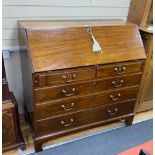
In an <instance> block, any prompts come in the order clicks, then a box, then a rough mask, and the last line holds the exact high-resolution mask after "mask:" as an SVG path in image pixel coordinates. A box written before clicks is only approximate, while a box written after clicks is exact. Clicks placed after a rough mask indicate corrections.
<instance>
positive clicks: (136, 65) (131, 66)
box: [97, 61, 143, 78]
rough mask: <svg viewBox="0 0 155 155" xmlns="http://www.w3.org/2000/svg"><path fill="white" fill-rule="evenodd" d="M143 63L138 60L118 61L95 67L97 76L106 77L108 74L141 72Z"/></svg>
mask: <svg viewBox="0 0 155 155" xmlns="http://www.w3.org/2000/svg"><path fill="white" fill-rule="evenodd" d="M142 69H143V63H142V62H141V61H140V62H132V63H119V64H113V65H108V66H105V65H104V66H103V67H102V66H100V67H98V69H97V77H98V78H101V77H108V76H116V75H124V74H130V73H137V72H142Z"/></svg>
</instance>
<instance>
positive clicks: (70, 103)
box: [36, 87, 139, 120]
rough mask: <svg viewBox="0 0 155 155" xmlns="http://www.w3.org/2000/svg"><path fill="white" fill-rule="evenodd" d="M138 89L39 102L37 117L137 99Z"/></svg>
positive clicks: (125, 89)
mask: <svg viewBox="0 0 155 155" xmlns="http://www.w3.org/2000/svg"><path fill="white" fill-rule="evenodd" d="M138 89H139V87H131V88H122V89H118V90H114V91H108V92H103V93H96V94H93V95H89V96H82V97H74V98H72V99H64V100H59V101H53V102H45V103H41V104H37V105H36V119H37V120H40V119H45V118H49V117H55V116H58V115H64V114H67V113H71V112H76V111H80V110H84V109H87V108H90V107H93V106H100V105H103V106H107V105H110V104H115V103H118V102H121V101H126V100H131V99H136V97H137V93H138Z"/></svg>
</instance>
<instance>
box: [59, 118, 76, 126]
mask: <svg viewBox="0 0 155 155" xmlns="http://www.w3.org/2000/svg"><path fill="white" fill-rule="evenodd" d="M73 122H74V119H73V118H71V119H70V120H69V123H66V122H65V121H61V124H62V125H63V126H65V127H67V126H71V125H72V124H73Z"/></svg>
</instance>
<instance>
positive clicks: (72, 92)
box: [61, 88, 76, 96]
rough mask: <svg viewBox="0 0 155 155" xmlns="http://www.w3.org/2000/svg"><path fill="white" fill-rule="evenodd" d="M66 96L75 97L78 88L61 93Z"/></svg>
mask: <svg viewBox="0 0 155 155" xmlns="http://www.w3.org/2000/svg"><path fill="white" fill-rule="evenodd" d="M61 92H62V93H63V94H64V95H65V96H72V95H74V93H75V92H76V88H72V90H68V91H67V90H65V89H63V90H62V91H61Z"/></svg>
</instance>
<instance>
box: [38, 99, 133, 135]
mask: <svg viewBox="0 0 155 155" xmlns="http://www.w3.org/2000/svg"><path fill="white" fill-rule="evenodd" d="M134 103H135V100H132V101H128V102H122V103H120V104H115V105H111V106H107V107H101V106H100V107H97V108H92V109H89V110H87V111H82V112H77V113H73V114H68V115H64V116H60V117H55V118H51V119H46V120H41V121H37V122H36V136H42V135H46V134H49V133H50V134H52V133H53V134H54V133H56V132H61V131H67V130H71V129H76V128H78V127H81V126H85V125H89V124H93V123H96V122H102V121H105V120H108V119H112V118H117V117H119V116H123V115H127V114H130V113H132V112H133V108H134Z"/></svg>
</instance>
